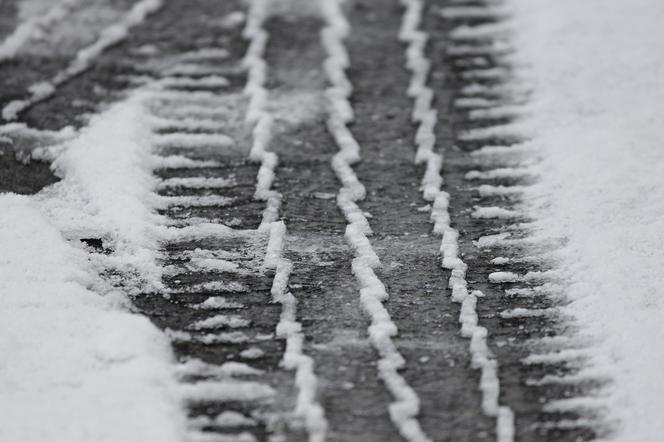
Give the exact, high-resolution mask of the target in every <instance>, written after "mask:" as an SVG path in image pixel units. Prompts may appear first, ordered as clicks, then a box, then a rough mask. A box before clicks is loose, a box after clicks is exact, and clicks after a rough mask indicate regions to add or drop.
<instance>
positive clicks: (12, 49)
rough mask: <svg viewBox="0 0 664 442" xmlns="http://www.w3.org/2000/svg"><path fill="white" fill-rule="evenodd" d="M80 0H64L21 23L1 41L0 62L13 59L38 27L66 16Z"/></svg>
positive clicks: (36, 31) (35, 32)
mask: <svg viewBox="0 0 664 442" xmlns="http://www.w3.org/2000/svg"><path fill="white" fill-rule="evenodd" d="M78 2H79V0H62V1H59V2H56V4H54V5H52V6H51V7H50V8H49V9H48V10H47V11H46V12H45V13H44V14H43V15H35V16H32V17H30V18H29V19H27V20H25V21H24V22H23V23H21V24H19V25H18V26H17V27H16V29H15V30H14V32H12V33H11V34H10V35H8V36H7V38H5V39H4V40H3V41H2V42H1V43H0V62H3V61H6V60H11V59H12V58H14V57H15V56H16V54H17V53H18V51H20V50H21V47H22V46H23V45H24V44H25V42H27V41H28V40H30V39H31V38H33V37H34V36H35V35H36V34H38V29H39V28H43V27H46V26H49V25H51V24H52V23H54V22H55V21H57V20H60V19H62V18H64V17H65V16H66V15H67V13H69V12H70V10H71V9H73V7H74V6H76V4H77V3H78Z"/></svg>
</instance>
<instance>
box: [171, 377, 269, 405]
mask: <svg viewBox="0 0 664 442" xmlns="http://www.w3.org/2000/svg"><path fill="white" fill-rule="evenodd" d="M179 389H180V393H181V394H182V397H183V398H184V399H185V400H187V401H189V402H192V403H199V402H211V401H215V402H231V401H233V402H235V401H240V402H245V401H261V400H266V399H270V398H271V397H273V396H274V395H275V394H276V392H275V390H274V389H273V388H272V387H270V386H269V385H267V384H263V383H260V382H254V381H239V380H235V379H232V380H231V379H229V380H220V381H199V382H196V383H193V384H181V385H180V386H179Z"/></svg>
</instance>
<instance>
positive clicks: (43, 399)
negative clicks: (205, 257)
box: [0, 92, 186, 442]
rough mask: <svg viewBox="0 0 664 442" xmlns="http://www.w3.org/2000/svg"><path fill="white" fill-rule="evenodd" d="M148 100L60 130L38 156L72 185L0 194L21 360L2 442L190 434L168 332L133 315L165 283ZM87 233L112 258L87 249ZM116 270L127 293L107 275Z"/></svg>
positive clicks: (0, 379) (4, 340) (4, 404)
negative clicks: (138, 296) (140, 300)
mask: <svg viewBox="0 0 664 442" xmlns="http://www.w3.org/2000/svg"><path fill="white" fill-rule="evenodd" d="M146 98H147V97H146V96H145V95H144V94H143V93H141V92H139V93H136V94H133V95H131V96H130V97H129V98H127V99H126V100H125V101H122V102H120V103H117V104H115V105H113V106H111V107H110V108H108V109H107V110H105V111H103V112H102V113H101V114H99V115H97V116H95V117H93V118H92V119H91V120H90V123H89V125H88V126H87V127H85V128H83V129H81V130H80V131H79V132H78V133H75V132H73V131H71V130H69V131H65V132H61V133H58V134H56V135H58V137H59V144H57V145H55V146H54V147H53V148H48V147H44V148H43V149H42V152H41V154H40V155H43V156H44V157H47V158H52V159H54V161H53V165H52V167H53V169H54V171H55V172H56V173H57V174H58V175H59V176H60V177H61V178H62V180H61V181H59V182H57V183H55V184H53V185H51V186H48V187H46V188H44V189H43V190H42V191H41V192H39V193H37V194H36V195H34V196H30V197H19V196H16V195H11V194H3V195H0V247H1V248H2V250H3V257H2V259H0V293H2V295H1V296H0V306H1V307H2V308H1V312H0V323H2V328H3V330H5V329H6V332H3V333H0V349H1V350H2V351H3V352H4V354H5V355H11V356H8V357H6V358H4V360H3V363H1V364H0V373H1V374H2V375H1V376H0V397H1V398H2V399H0V409H1V410H2V413H3V416H6V417H7V418H8V419H10V420H11V422H7V423H6V424H4V425H3V427H2V428H1V429H0V439H3V440H24V441H47V440H49V441H50V440H67V441H79V440H81V441H83V440H90V439H94V440H100V441H109V442H110V441H117V440H123V441H124V440H126V441H133V440H135V441H143V440H164V441H177V440H182V438H183V437H184V431H185V430H184V429H185V426H186V424H185V416H184V410H182V409H181V406H182V405H181V401H180V397H179V393H178V389H177V386H176V380H175V376H174V372H173V364H172V362H173V361H172V354H171V350H170V344H169V340H168V339H167V337H166V336H164V335H163V334H162V333H160V332H159V331H158V330H157V329H156V327H154V326H153V325H152V324H151V323H150V321H149V320H148V319H147V318H145V317H143V316H139V315H134V314H130V313H129V308H130V303H129V302H128V299H127V294H134V293H139V292H143V291H146V290H158V289H160V288H161V270H160V268H159V266H158V265H157V263H156V260H157V250H158V247H159V241H160V237H161V234H162V233H163V228H164V227H163V225H162V222H163V219H162V218H161V217H160V216H157V215H155V213H154V209H155V207H156V206H157V204H158V199H157V198H155V195H154V193H153V190H154V188H155V187H156V185H157V180H156V178H154V177H153V176H152V169H153V167H154V165H155V158H154V157H153V155H152V153H151V144H150V133H151V130H150V125H149V124H148V121H147V120H146V118H145V114H146V108H145V100H146ZM8 126H11V128H10V129H11V130H14V131H16V130H22V131H23V132H26V131H36V130H35V129H28V128H25V127H19V126H17V125H8ZM47 135H48V136H53V134H47ZM56 138H57V137H56ZM83 238H100V239H101V240H102V242H103V247H104V248H105V249H106V250H109V251H111V253H110V254H100V253H90V252H89V251H88V250H86V249H84V246H83V244H82V243H81V241H80V240H81V239H83ZM109 269H110V270H114V271H116V272H117V275H118V278H115V282H116V283H120V284H121V287H122V289H121V290H120V289H117V288H114V287H113V286H111V285H110V283H109V282H108V281H105V280H104V279H103V278H99V274H100V273H101V272H104V271H107V270H109Z"/></svg>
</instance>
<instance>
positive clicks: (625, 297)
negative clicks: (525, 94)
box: [509, 0, 664, 442]
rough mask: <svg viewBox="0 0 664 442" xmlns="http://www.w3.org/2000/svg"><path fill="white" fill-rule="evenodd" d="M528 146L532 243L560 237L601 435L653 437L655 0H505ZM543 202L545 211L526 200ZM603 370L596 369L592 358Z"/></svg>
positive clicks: (662, 424) (658, 124)
mask: <svg viewBox="0 0 664 442" xmlns="http://www.w3.org/2000/svg"><path fill="white" fill-rule="evenodd" d="M509 3H510V5H511V7H512V9H513V10H514V21H515V26H514V28H515V30H516V33H515V35H516V39H517V40H516V42H517V43H518V44H517V45H516V46H517V47H518V48H520V51H519V57H520V58H519V59H520V62H521V63H523V64H525V65H527V69H526V71H525V75H526V76H527V77H528V78H529V81H530V82H531V85H532V88H533V95H532V102H531V104H530V105H529V106H528V110H529V114H530V117H529V118H528V120H527V121H528V124H529V128H530V133H531V134H532V135H533V141H534V142H535V143H536V144H537V145H538V146H540V147H541V153H542V156H543V162H542V165H541V167H540V169H541V170H540V180H541V185H540V186H538V187H537V188H534V189H533V190H532V197H533V199H532V205H533V207H534V208H535V209H536V210H537V211H538V212H539V217H540V222H539V227H540V228H541V229H542V232H543V234H544V235H547V236H550V237H564V238H567V240H568V242H567V244H566V246H565V248H564V252H566V259H565V260H564V261H563V263H562V269H563V271H564V272H565V274H566V276H567V280H568V284H569V285H568V287H567V288H566V292H567V294H568V295H569V297H570V299H571V301H572V303H571V304H570V305H569V306H568V307H567V308H565V309H564V311H565V313H568V314H571V315H573V317H575V318H576V320H577V321H576V322H577V323H578V324H580V325H581V327H582V331H583V332H585V333H587V334H590V335H592V336H594V337H595V338H596V339H597V340H598V343H597V344H594V345H593V347H592V356H593V358H592V360H591V364H593V365H599V364H600V363H601V362H600V361H607V360H608V361H610V362H609V363H608V365H607V367H610V369H611V376H612V378H613V381H614V383H613V384H612V385H611V386H610V387H608V388H607V391H606V392H605V393H606V394H608V397H607V398H602V399H601V400H600V401H599V402H600V404H601V405H602V406H607V407H608V409H609V417H608V420H609V421H610V422H611V423H619V425H618V429H617V432H616V433H615V434H614V435H613V436H612V437H613V438H614V439H615V440H619V441H622V442H632V441H634V442H636V441H639V442H654V441H659V440H661V438H662V436H661V435H662V434H664V420H662V419H661V410H662V408H664V384H663V383H662V382H658V379H660V378H661V371H662V367H664V327H663V326H662V318H664V298H663V297H662V290H663V289H662V287H663V286H664V277H663V276H662V275H663V274H662V265H663V264H664V205H663V204H662V202H663V201H664V150H662V140H663V139H664V120H663V119H662V115H664V104H663V103H664V53H663V52H662V41H663V40H664V31H662V26H661V24H662V22H663V21H664V3H662V2H661V1H659V0H614V1H611V2H606V1H601V0H585V1H578V0H558V1H555V2H553V1H547V0H510V2H509ZM541 197H544V198H545V199H546V201H547V202H548V205H546V206H541V205H538V204H537V199H536V198H541ZM604 363H606V362H604Z"/></svg>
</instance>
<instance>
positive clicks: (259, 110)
mask: <svg viewBox="0 0 664 442" xmlns="http://www.w3.org/2000/svg"><path fill="white" fill-rule="evenodd" d="M267 6H268V0H251V3H250V8H249V13H248V16H247V23H246V26H245V29H244V37H245V38H246V39H247V40H249V48H248V49H247V53H246V56H245V58H244V60H243V63H244V65H245V67H246V68H247V69H248V74H247V75H248V79H247V84H246V86H245V93H246V94H247V95H248V97H249V106H248V109H247V115H246V120H247V122H248V123H250V124H253V125H254V126H253V133H252V135H253V145H252V147H251V151H250V154H249V155H250V159H251V160H253V161H258V162H260V164H261V166H260V169H259V171H258V176H257V183H256V192H255V194H254V198H256V199H258V200H264V201H266V208H265V210H264V212H263V219H262V221H261V225H260V226H259V228H258V230H259V231H267V232H268V233H269V241H268V246H267V251H266V256H265V261H264V267H265V268H266V269H271V270H275V276H274V280H273V283H272V289H271V295H272V300H273V302H275V303H279V304H281V307H282V310H281V317H280V320H279V323H278V324H277V330H276V333H277V336H278V337H280V338H283V339H285V340H286V350H285V353H284V356H283V359H282V364H283V366H284V368H286V369H288V370H295V384H296V386H297V388H298V396H297V401H296V407H295V411H294V414H295V416H297V417H300V418H302V419H304V422H305V425H306V428H307V432H308V435H309V442H323V441H324V440H325V438H326V434H327V420H326V418H325V410H324V409H323V408H322V407H321V405H320V404H319V403H318V402H317V399H316V391H317V388H318V379H317V377H316V374H315V373H314V361H313V359H312V358H311V357H310V356H307V355H305V354H304V353H303V351H302V346H303V343H304V334H303V333H302V325H301V324H300V323H299V322H298V321H297V299H296V298H295V296H293V294H292V293H291V292H290V291H289V290H288V280H289V278H290V273H291V271H292V267H293V265H292V263H291V262H290V260H289V259H287V258H285V257H283V247H284V240H285V238H286V225H285V224H284V222H283V221H277V219H278V217H279V210H280V208H281V199H282V195H281V194H280V193H279V192H278V191H275V190H271V187H272V183H273V181H274V169H275V167H276V165H277V162H278V157H277V154H275V153H274V152H269V151H267V150H266V148H267V146H268V145H269V143H270V139H271V127H272V121H273V120H272V116H271V115H270V114H269V112H268V111H267V110H266V104H267V99H268V91H267V89H266V88H265V79H266V75H267V65H266V62H265V59H264V57H263V56H264V53H265V46H266V44H267V41H268V38H269V35H268V33H267V31H266V30H265V29H264V28H263V23H264V21H265V19H266V16H267Z"/></svg>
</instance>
